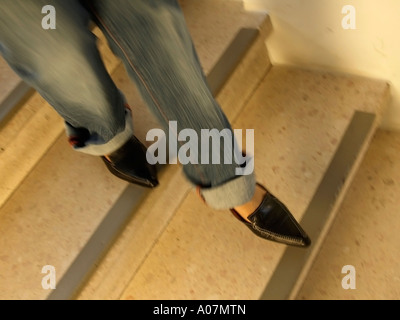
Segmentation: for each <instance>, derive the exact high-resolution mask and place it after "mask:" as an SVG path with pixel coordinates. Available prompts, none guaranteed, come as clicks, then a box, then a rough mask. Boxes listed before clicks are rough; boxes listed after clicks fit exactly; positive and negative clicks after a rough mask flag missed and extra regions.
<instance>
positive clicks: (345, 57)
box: [244, 0, 400, 130]
mask: <svg viewBox="0 0 400 320" xmlns="http://www.w3.org/2000/svg"><path fill="white" fill-rule="evenodd" d="M244 3H245V7H246V9H247V10H262V11H267V12H268V13H269V14H270V17H271V20H272V24H273V27H274V32H273V33H272V34H271V36H270V38H269V39H268V41H267V45H268V48H269V51H270V54H271V58H272V61H273V62H275V63H285V64H291V65H300V66H308V67H314V68H324V69H328V70H335V71H339V72H346V73H353V74H358V75H363V76H368V77H373V78H379V79H384V80H387V81H388V82H389V83H390V84H391V92H392V101H391V105H390V107H389V110H388V112H387V114H386V115H385V117H384V120H383V124H382V128H386V129H396V130H400V0H244ZM345 5H352V6H354V8H355V9H356V29H354V30H352V29H349V30H345V29H343V27H342V19H343V18H344V17H345V16H346V15H345V14H343V13H342V8H343V7H344V6H345Z"/></svg>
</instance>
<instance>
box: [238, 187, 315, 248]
mask: <svg viewBox="0 0 400 320" xmlns="http://www.w3.org/2000/svg"><path fill="white" fill-rule="evenodd" d="M258 185H259V186H260V187H261V188H263V189H264V190H265V192H266V193H265V196H264V198H263V201H262V202H261V204H260V206H259V207H258V208H257V209H256V211H254V212H253V213H252V214H251V215H249V216H248V217H247V219H248V220H250V221H251V222H248V221H247V220H245V219H243V217H242V216H240V215H239V213H238V212H236V210H234V209H231V212H232V213H233V215H234V216H235V217H236V218H237V219H239V220H240V221H241V222H243V223H244V224H245V225H246V226H247V227H248V228H249V229H250V230H251V231H252V232H253V233H255V234H256V235H257V236H259V237H261V238H264V239H267V240H271V241H275V242H279V243H283V244H286V245H291V246H297V247H308V246H309V245H310V244H311V240H310V238H309V237H308V235H307V234H306V232H305V231H304V230H303V228H302V227H301V226H300V224H299V223H298V222H297V221H296V219H295V218H294V217H293V215H292V214H291V213H290V211H289V210H288V208H286V206H285V205H284V204H283V203H282V202H281V201H279V200H278V199H277V198H276V197H275V196H273V195H272V194H271V193H270V192H269V191H268V190H266V189H265V188H264V187H263V186H262V185H260V184H258Z"/></svg>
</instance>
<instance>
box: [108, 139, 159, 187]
mask: <svg viewBox="0 0 400 320" xmlns="http://www.w3.org/2000/svg"><path fill="white" fill-rule="evenodd" d="M146 150H147V149H146V147H145V146H144V145H143V144H142V143H141V142H140V141H139V140H138V139H137V138H136V137H135V136H132V138H131V139H129V140H128V141H127V142H126V143H125V144H124V145H123V146H122V147H121V148H119V149H118V150H116V151H115V152H113V153H111V154H109V155H108V156H107V157H105V156H102V157H101V158H102V160H103V161H104V163H105V164H106V166H107V168H108V170H110V172H111V173H112V174H114V175H115V176H117V177H118V178H120V179H123V180H125V181H128V182H130V183H134V184H137V185H140V186H143V187H147V188H154V187H156V186H157V185H158V180H157V170H156V167H155V165H151V164H149V163H148V161H147V159H146Z"/></svg>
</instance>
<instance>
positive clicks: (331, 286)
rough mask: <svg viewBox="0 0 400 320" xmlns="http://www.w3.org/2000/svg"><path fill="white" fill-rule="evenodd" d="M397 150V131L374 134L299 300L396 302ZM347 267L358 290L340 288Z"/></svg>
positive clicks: (399, 189)
mask: <svg viewBox="0 0 400 320" xmlns="http://www.w3.org/2000/svg"><path fill="white" fill-rule="evenodd" d="M399 148H400V132H399V131H387V130H382V129H379V130H377V132H376V134H375V136H374V138H373V140H372V142H371V144H370V147H369V149H368V151H367V153H366V155H365V158H364V160H363V163H362V164H361V166H360V168H359V170H358V172H357V174H356V175H355V177H354V180H353V181H352V184H351V187H350V188H349V190H348V192H347V194H346V196H345V198H344V200H343V204H342V206H341V208H340V210H339V211H338V214H337V217H336V220H335V221H334V223H333V225H332V227H331V229H330V230H329V233H328V235H327V237H326V241H325V243H324V244H323V246H322V247H321V250H320V252H319V254H318V256H317V257H316V259H315V262H314V264H313V266H312V268H311V269H310V271H309V273H308V275H307V277H306V279H305V280H304V285H303V287H302V288H301V290H300V292H299V294H298V298H297V299H301V300H320V299H324V300H380V299H384V300H399V299H400V286H399V278H398V261H399V260H400V252H399V250H398V244H399V243H400V234H399V232H397V230H399V228H400V220H399V217H398V213H399V208H400V201H399V199H398V195H399V194H400V184H399V181H400V153H399ZM327 262H329V263H327ZM347 265H351V266H354V268H355V271H356V290H344V289H343V287H342V286H341V279H343V277H344V276H345V275H346V274H343V275H342V276H341V277H340V274H341V272H342V268H343V267H344V266H347ZM365 279H368V280H367V281H365Z"/></svg>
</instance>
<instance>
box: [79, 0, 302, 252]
mask: <svg viewBox="0 0 400 320" xmlns="http://www.w3.org/2000/svg"><path fill="white" fill-rule="evenodd" d="M86 4H87V6H88V8H89V10H90V11H91V12H92V13H93V15H94V17H95V21H96V22H97V24H98V26H99V27H100V28H101V29H102V30H103V32H104V34H105V35H106V37H107V38H108V41H109V44H110V46H111V48H112V49H113V51H114V53H116V54H117V55H118V56H119V57H120V58H121V59H122V61H123V63H124V65H125V67H126V69H127V72H128V74H129V76H130V77H131V79H132V80H133V81H134V82H135V83H136V85H137V87H138V88H139V90H140V92H141V94H142V97H143V99H144V101H145V102H146V103H147V105H148V106H149V107H150V109H151V110H152V111H153V113H154V114H155V115H156V116H157V118H158V119H159V121H160V123H161V124H162V125H163V126H164V128H165V130H166V131H168V129H169V123H170V122H171V121H176V122H177V132H175V134H176V135H178V134H179V132H180V131H181V130H184V129H191V130H194V132H196V134H197V137H202V130H204V129H205V130H216V131H217V132H222V131H223V130H228V131H229V132H230V135H231V137H233V133H232V128H231V125H230V123H229V121H228V120H227V118H226V116H225V115H224V113H223V111H222V110H221V108H220V106H219V105H218V103H217V102H216V100H215V99H214V97H213V95H212V93H211V91H210V89H209V87H208V85H207V82H206V79H205V77H204V74H203V71H202V68H201V64H200V62H199V59H198V57H197V54H196V51H195V48H194V46H193V43H192V39H191V36H190V34H189V31H188V29H187V26H186V23H185V19H184V15H183V13H182V11H181V8H180V7H179V4H178V2H177V1H176V0H137V1H131V0H101V1H96V0H88V1H86ZM169 138H170V139H173V138H174V139H176V137H169ZM182 144H184V142H182ZM201 152H204V150H203V148H201V151H200V152H199V154H198V156H197V160H198V163H189V164H185V165H184V166H183V168H184V172H185V174H186V177H187V178H188V179H189V180H190V181H191V182H192V183H193V184H194V185H197V186H198V187H199V190H200V195H201V197H202V198H203V199H204V201H205V202H206V204H207V205H209V206H210V207H213V208H215V209H231V211H232V213H233V214H234V215H235V216H237V217H238V218H239V220H241V221H242V222H244V223H245V224H247V225H248V226H249V227H250V229H251V230H252V231H253V232H254V233H256V234H257V235H258V236H261V237H263V238H265V239H268V240H274V241H278V242H281V243H286V244H291V245H298V246H307V245H309V239H308V237H307V235H306V234H305V233H304V231H303V230H302V229H301V227H300V225H299V224H298V223H297V222H296V221H295V219H294V218H293V217H292V215H291V214H290V212H289V211H288V210H287V208H286V207H284V206H283V204H281V203H280V202H279V200H278V199H276V198H275V197H273V196H272V195H271V194H270V193H269V192H268V191H267V190H266V189H264V188H263V187H262V186H261V185H259V184H256V181H255V175H254V172H252V173H250V174H248V175H237V169H238V167H239V165H238V164H236V162H235V161H232V163H231V164H227V163H223V161H222V163H220V164H212V162H211V159H212V152H219V153H220V156H221V159H224V158H223V156H224V154H228V155H231V156H232V157H233V152H234V151H233V143H231V144H230V145H224V144H221V148H220V149H218V150H215V149H212V148H208V149H206V152H208V154H207V155H206V156H207V158H208V159H209V161H210V163H211V164H203V163H202V162H201V161H200V160H201V158H202V157H201V156H202V155H201V154H200V153H201ZM203 156H204V154H203ZM248 212H251V214H250V215H249V213H248Z"/></svg>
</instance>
